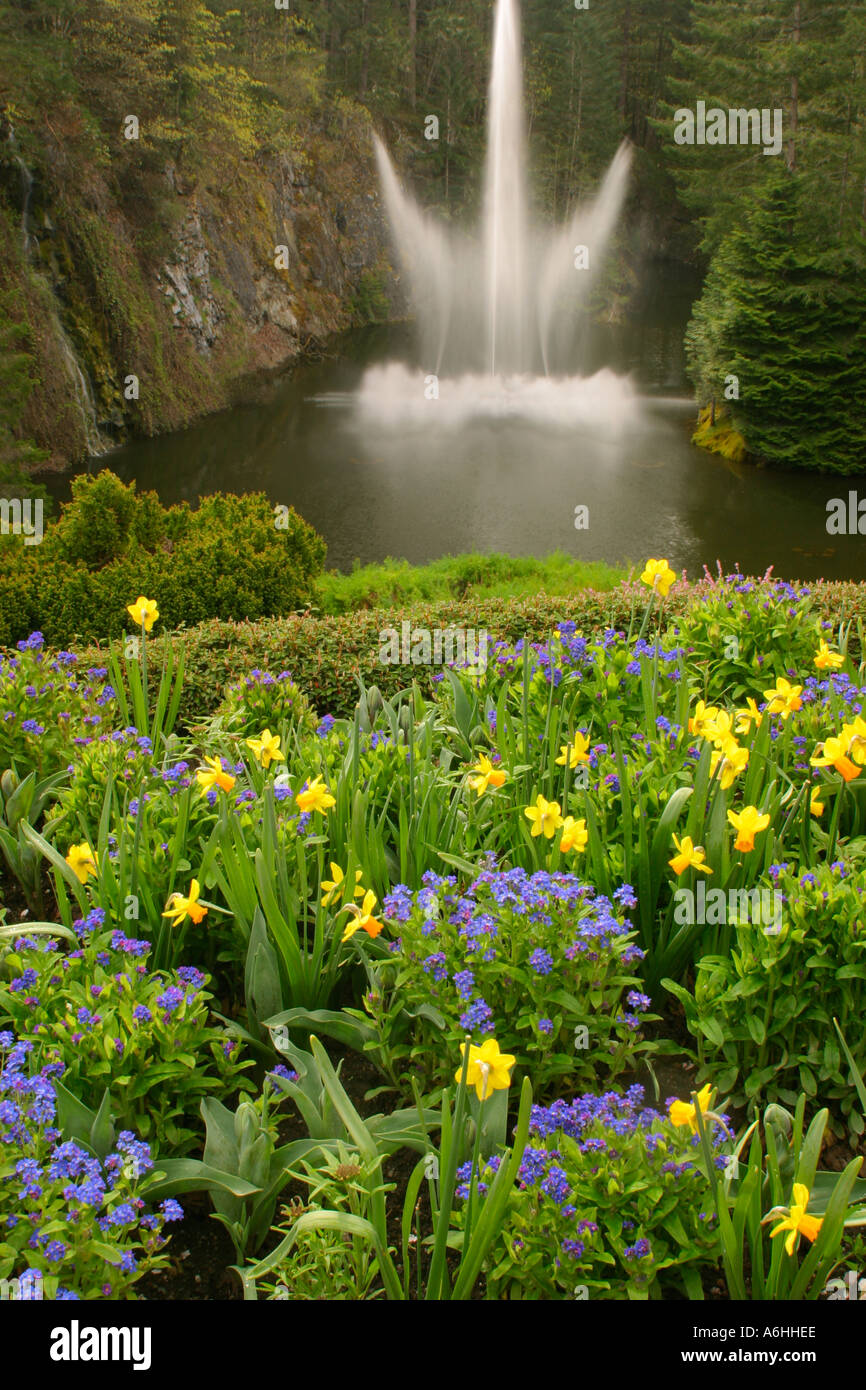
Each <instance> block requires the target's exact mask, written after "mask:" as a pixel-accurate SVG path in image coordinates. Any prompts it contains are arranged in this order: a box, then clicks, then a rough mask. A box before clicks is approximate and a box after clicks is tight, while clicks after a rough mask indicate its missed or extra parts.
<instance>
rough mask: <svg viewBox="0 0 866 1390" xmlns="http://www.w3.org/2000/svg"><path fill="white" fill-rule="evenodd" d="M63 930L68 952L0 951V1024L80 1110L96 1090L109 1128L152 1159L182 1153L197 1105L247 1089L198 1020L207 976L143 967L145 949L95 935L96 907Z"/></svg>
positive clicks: (225, 1039) (228, 1047)
mask: <svg viewBox="0 0 866 1390" xmlns="http://www.w3.org/2000/svg"><path fill="white" fill-rule="evenodd" d="M75 925H76V929H77V932H78V935H79V939H78V941H73V942H72V943H70V944H71V945H72V946H73V947H74V949H72V950H69V951H63V950H61V949H60V947H59V942H58V941H57V940H56V939H55V938H52V937H51V936H50V935H47V934H41V933H40V934H38V935H21V936H10V938H9V944H8V945H7V946H6V947H5V948H2V949H0V1025H3V1024H7V1025H8V1026H10V1027H11V1028H12V1029H13V1030H14V1032H15V1034H16V1036H17V1037H18V1038H19V1039H21V1040H22V1041H28V1042H32V1043H33V1044H34V1047H35V1049H36V1055H37V1056H38V1057H39V1058H41V1059H43V1060H44V1061H45V1062H46V1063H50V1064H57V1065H59V1066H60V1067H61V1069H62V1075H63V1078H64V1085H65V1086H66V1088H67V1089H68V1090H70V1091H72V1092H73V1093H74V1095H75V1096H76V1098H77V1099H78V1100H79V1101H81V1102H82V1103H83V1104H85V1105H87V1106H90V1107H94V1108H95V1107H97V1106H98V1105H99V1104H100V1102H101V1100H102V1096H103V1093H104V1092H105V1090H106V1089H107V1090H108V1092H109V1095H110V1102H111V1108H112V1112H113V1114H114V1116H115V1117H116V1119H117V1121H118V1123H119V1124H120V1125H122V1126H123V1127H124V1128H128V1129H135V1130H136V1131H137V1132H138V1133H139V1134H140V1135H141V1136H143V1137H144V1138H146V1139H148V1140H149V1141H150V1142H151V1143H152V1144H153V1146H154V1151H155V1152H156V1151H158V1152H160V1153H165V1152H174V1153H184V1152H185V1151H187V1150H189V1149H190V1148H191V1147H193V1146H194V1145H195V1143H196V1142H197V1138H198V1132H197V1130H196V1129H195V1128H194V1127H192V1126H191V1124H190V1121H191V1120H192V1121H193V1122H194V1121H195V1117H196V1114H197V1111H198V1108H199V1104H200V1101H201V1099H202V1097H204V1096H206V1095H211V1094H213V1093H214V1092H218V1093H219V1094H221V1095H225V1094H226V1093H230V1092H231V1091H233V1090H235V1089H236V1088H237V1087H238V1086H241V1087H243V1086H244V1085H248V1083H246V1082H245V1081H244V1079H243V1077H242V1071H243V1068H244V1067H245V1066H247V1065H249V1064H248V1063H242V1062H240V1061H239V1060H238V1049H237V1047H236V1044H234V1043H233V1042H232V1040H231V1039H230V1038H229V1036H228V1034H227V1033H226V1032H225V1030H224V1029H222V1028H215V1027H212V1026H210V1025H209V1023H208V1015H209V1001H210V995H209V994H208V993H207V990H206V985H207V983H208V979H207V976H205V975H204V974H203V973H202V972H201V971H200V970H197V969H196V968H195V967H194V966H181V967H180V968H179V969H178V970H176V971H157V972H154V971H151V970H149V969H148V966H147V963H146V961H147V956H148V954H149V953H150V945H149V943H148V942H146V941H140V940H136V939H135V938H131V937H128V936H127V935H126V934H125V932H123V931H121V930H119V929H117V928H112V927H110V926H109V927H108V928H107V929H106V923H105V913H104V912H103V911H102V909H100V908H93V909H92V910H91V912H89V913H88V915H87V917H86V918H84V919H81V920H79V921H78V922H76V924H75ZM7 931H8V929H7Z"/></svg>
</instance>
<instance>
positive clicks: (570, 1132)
mask: <svg viewBox="0 0 866 1390" xmlns="http://www.w3.org/2000/svg"><path fill="white" fill-rule="evenodd" d="M712 1128H713V1137H712V1145H713V1151H714V1154H716V1155H717V1154H718V1153H719V1151H720V1150H721V1149H722V1148H723V1146H724V1145H725V1142H726V1133H725V1130H724V1128H723V1127H722V1126H721V1125H719V1124H717V1123H714V1124H713V1127H712ZM530 1140H531V1147H530V1148H529V1149H528V1150H527V1155H526V1160H525V1162H524V1170H523V1173H522V1177H523V1185H522V1186H521V1187H520V1188H519V1189H515V1190H514V1191H513V1192H512V1194H511V1198H510V1201H509V1208H508V1217H507V1220H506V1222H505V1226H504V1229H503V1233H502V1238H501V1240H500V1242H499V1243H498V1245H497V1247H496V1249H495V1250H494V1251H493V1254H492V1257H491V1261H490V1268H489V1271H488V1276H487V1277H488V1284H489V1286H490V1288H491V1291H492V1292H493V1293H495V1294H496V1295H497V1296H499V1297H507V1298H544V1299H548V1298H558V1299H573V1298H578V1299H589V1300H590V1302H594V1301H595V1300H596V1299H609V1298H617V1299H621V1298H622V1297H623V1294H625V1296H626V1297H628V1298H629V1299H637V1300H643V1299H648V1298H652V1299H657V1298H662V1297H665V1296H666V1295H667V1296H670V1293H671V1291H672V1290H674V1289H676V1290H677V1292H681V1291H682V1290H683V1288H684V1290H685V1292H686V1295H687V1296H688V1297H689V1298H698V1299H700V1298H702V1297H703V1293H702V1289H701V1274H702V1273H703V1272H705V1271H709V1270H710V1269H712V1267H713V1266H714V1265H715V1264H716V1263H717V1261H718V1257H719V1236H718V1228H717V1226H716V1224H715V1221H714V1220H712V1219H711V1207H710V1204H709V1203H708V1193H707V1185H706V1179H705V1177H704V1175H703V1174H702V1173H701V1171H700V1168H699V1166H698V1165H697V1163H696V1161H695V1159H696V1153H695V1147H694V1142H693V1140H694V1136H693V1134H692V1131H691V1129H690V1128H689V1127H688V1126H687V1125H675V1124H673V1123H672V1121H671V1120H670V1119H669V1118H668V1117H667V1116H662V1115H660V1114H658V1113H656V1112H655V1111H652V1110H646V1109H644V1108H643V1089H642V1087H640V1086H633V1087H631V1088H630V1089H629V1091H628V1092H627V1094H626V1095H625V1096H617V1095H614V1094H612V1093H611V1094H608V1095H606V1096H596V1095H586V1096H576V1097H575V1098H574V1099H573V1100H572V1101H571V1102H568V1101H564V1100H563V1101H557V1102H556V1104H555V1105H553V1106H551V1107H550V1108H549V1109H548V1110H537V1111H536V1112H535V1113H534V1115H533V1121H532V1126H531V1131H530ZM711 1161H712V1160H711ZM483 1180H489V1178H488V1177H487V1176H486V1175H483Z"/></svg>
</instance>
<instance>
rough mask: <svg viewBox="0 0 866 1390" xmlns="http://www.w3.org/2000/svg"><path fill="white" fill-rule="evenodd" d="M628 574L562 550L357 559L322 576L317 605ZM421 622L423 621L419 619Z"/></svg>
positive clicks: (524, 589) (540, 586) (562, 590)
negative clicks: (347, 570) (422, 561)
mask: <svg viewBox="0 0 866 1390" xmlns="http://www.w3.org/2000/svg"><path fill="white" fill-rule="evenodd" d="M622 578H623V574H622V571H621V570H616V569H612V568H611V567H610V566H608V565H605V564H602V563H586V562H584V561H582V560H574V559H573V558H572V557H571V556H570V555H564V554H562V553H561V552H556V553H555V554H553V555H548V556H547V557H546V558H545V559H543V560H539V559H535V558H533V557H531V556H527V555H496V554H494V555H446V556H443V557H442V558H441V559H439V560H432V561H431V562H430V563H429V564H426V565H410V564H409V562H408V560H384V561H382V563H381V564H378V565H376V564H374V565H356V566H355V567H354V569H353V570H352V572H351V574H339V573H338V572H337V571H336V570H328V571H327V573H325V574H323V575H322V576H321V577H320V578H319V579H318V580H317V581H316V600H315V601H316V606H317V608H318V610H319V611H320V612H321V613H326V614H332V615H336V614H339V613H348V612H352V611H355V610H357V609H364V608H383V607H384V606H385V604H386V603H393V604H399V605H400V606H401V607H402V606H404V605H405V604H408V603H420V602H427V603H429V602H432V601H434V600H447V599H468V598H470V597H471V598H474V599H478V600H484V599H490V598H501V599H504V598H513V599H519V598H535V597H541V596H542V595H549V596H551V597H553V596H557V597H565V596H569V597H570V596H572V595H577V594H580V593H582V592H583V591H584V590H586V589H592V590H595V591H596V592H598V593H608V592H609V591H610V590H611V589H613V588H614V587H615V586H616V585H617V584H618V583H619V582H620V581H621V580H622ZM419 626H420V624H419Z"/></svg>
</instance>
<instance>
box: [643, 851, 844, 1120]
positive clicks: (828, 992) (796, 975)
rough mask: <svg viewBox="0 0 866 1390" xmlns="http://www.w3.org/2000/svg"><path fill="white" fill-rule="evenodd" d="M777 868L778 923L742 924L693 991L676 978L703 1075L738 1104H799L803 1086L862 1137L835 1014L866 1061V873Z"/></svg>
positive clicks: (838, 865)
mask: <svg viewBox="0 0 866 1390" xmlns="http://www.w3.org/2000/svg"><path fill="white" fill-rule="evenodd" d="M771 877H772V880H773V883H774V885H775V891H777V892H779V893H780V894H781V895H782V899H783V903H784V914H783V917H782V920H781V922H780V925H779V927H778V928H773V927H769V928H767V927H764V926H762V925H761V924H755V923H753V922H746V923H744V924H742V925H740V926H739V927H738V928H737V932H736V940H735V942H734V945H733V949H732V950H731V952H730V954H728V955H709V956H704V957H703V958H701V959H700V960H699V961H698V962H697V973H696V979H695V985H694V989H693V990H687V989H685V988H684V987H683V986H681V985H678V984H676V982H674V981H671V980H669V981H667V987H668V989H670V990H671V991H672V993H673V994H675V995H676V997H677V998H678V999H679V1000H680V1002H681V1003H682V1004H683V1007H684V1009H685V1016H686V1022H687V1024H688V1027H689V1030H690V1031H691V1033H692V1035H693V1036H694V1038H695V1040H696V1042H697V1051H698V1058H699V1061H700V1064H701V1069H700V1072H699V1078H698V1079H699V1080H701V1081H703V1080H705V1079H707V1078H709V1077H712V1079H713V1081H714V1082H715V1084H717V1085H718V1086H720V1087H721V1088H722V1089H723V1090H724V1092H725V1093H726V1094H727V1095H729V1096H730V1098H731V1101H732V1103H734V1104H736V1105H743V1104H746V1103H752V1102H759V1101H761V1100H777V1101H782V1102H784V1103H785V1104H786V1105H792V1104H794V1102H795V1101H796V1099H797V1096H798V1095H799V1093H800V1091H803V1092H804V1093H805V1094H806V1095H807V1096H808V1097H809V1098H810V1100H815V1099H816V1098H817V1099H819V1100H823V1101H827V1102H833V1105H834V1109H835V1110H836V1112H837V1115H838V1117H839V1120H841V1122H842V1125H843V1126H844V1127H845V1128H847V1130H848V1132H849V1133H850V1134H851V1136H852V1139H854V1140H855V1141H856V1138H857V1136H860V1135H862V1134H863V1132H864V1119H863V1114H862V1109H861V1107H860V1106H859V1105H858V1103H857V1096H856V1094H855V1092H854V1091H853V1090H852V1088H851V1085H850V1080H849V1063H848V1061H847V1059H846V1058H845V1056H844V1055H843V1052H842V1050H841V1048H840V1046H839V1042H838V1040H837V1038H836V1036H835V1034H834V1030H833V1019H834V1018H835V1019H838V1020H839V1023H840V1026H841V1027H842V1031H843V1032H844V1033H845V1035H846V1037H848V1038H850V1046H851V1054H852V1056H853V1062H854V1065H856V1066H858V1067H860V1068H863V1066H864V1065H866V1041H864V1033H863V1026H862V1020H863V1015H864V1006H866V926H864V918H863V895H864V888H866V873H864V870H863V869H862V868H852V867H851V866H850V865H848V866H847V867H846V865H845V864H844V863H842V862H841V861H836V862H834V863H832V864H822V865H816V866H815V868H813V869H809V870H806V871H805V872H803V873H799V874H798V873H797V872H792V866H791V865H789V864H783V865H775V866H773V869H772V870H771ZM837 1123H838V1120H837Z"/></svg>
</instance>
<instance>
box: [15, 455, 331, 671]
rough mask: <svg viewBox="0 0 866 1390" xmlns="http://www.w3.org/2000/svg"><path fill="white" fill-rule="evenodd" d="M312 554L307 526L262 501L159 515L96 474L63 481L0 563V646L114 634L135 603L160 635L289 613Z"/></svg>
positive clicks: (228, 501) (316, 550) (320, 547)
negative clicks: (152, 603)
mask: <svg viewBox="0 0 866 1390" xmlns="http://www.w3.org/2000/svg"><path fill="white" fill-rule="evenodd" d="M324 556H325V546H324V542H323V541H322V540H321V538H320V537H319V536H318V535H317V534H316V532H315V531H314V530H313V529H312V527H310V526H308V525H307V524H306V522H304V521H303V520H302V519H301V518H300V517H299V516H298V515H297V513H296V512H295V511H294V510H293V509H289V510H288V512H287V513H286V514H279V515H275V513H274V510H273V509H272V508H271V506H270V504H269V502H268V500H267V498H266V497H265V496H264V494H263V493H250V494H247V495H245V496H242V497H233V496H223V495H221V494H217V495H215V496H213V497H206V498H204V499H203V500H202V503H201V506H200V507H199V508H198V509H197V510H196V511H194V512H193V511H191V510H190V509H189V507H188V506H187V505H186V504H185V503H184V504H182V505H181V506H178V507H170V508H162V507H161V506H160V504H159V502H158V501H157V499H156V497H155V496H154V494H152V493H145V494H143V495H139V494H137V493H136V491H135V484H134V483H133V484H130V485H129V486H126V485H125V484H123V483H121V482H120V480H119V479H118V478H116V477H115V476H114V474H112V473H110V472H109V471H108V470H104V471H103V472H101V473H100V474H98V475H96V476H93V477H80V478H78V479H76V480H75V483H74V485H73V497H72V501H71V502H69V503H67V504H65V506H64V507H63V508H62V509H61V515H60V519H59V521H58V522H57V523H56V524H55V525H53V526H49V527H48V529H47V532H46V535H45V538H44V540H43V542H42V544H41V545H39V546H32V547H25V546H23V545H22V546H19V547H16V548H15V549H11V550H4V551H3V552H2V555H0V640H2V641H3V642H6V643H11V642H14V641H16V640H18V639H19V638H23V637H25V636H26V635H27V634H28V633H29V632H30V631H32V630H33V629H34V628H38V629H39V630H40V631H41V632H43V633H44V635H45V638H46V640H47V641H49V642H53V643H55V644H59V643H65V642H69V641H70V640H71V639H72V638H73V637H74V636H76V635H77V636H80V637H84V638H85V639H95V638H100V637H104V636H106V635H108V636H117V635H119V634H120V633H122V632H124V631H126V630H128V629H129V627H130V619H129V617H128V614H127V612H126V609H127V606H128V605H129V604H130V603H133V602H134V601H135V599H136V598H137V597H138V596H139V595H140V594H145V595H146V596H147V597H155V598H156V600H157V603H158V605H159V613H160V619H161V621H162V622H163V623H165V624H166V625H167V626H169V627H180V626H182V625H187V624H189V625H192V624H195V623H199V622H203V621H205V620H206V619H208V618H222V619H229V620H234V621H239V620H241V619H256V618H262V617H268V616H272V615H275V614H278V613H290V612H292V611H293V610H295V609H297V608H299V607H300V606H302V604H303V603H304V600H305V599H306V598H307V597H308V595H309V592H310V586H311V583H312V581H313V579H314V578H315V576H316V575H317V574H318V573H319V572H320V570H321V566H322V562H323V560H324Z"/></svg>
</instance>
